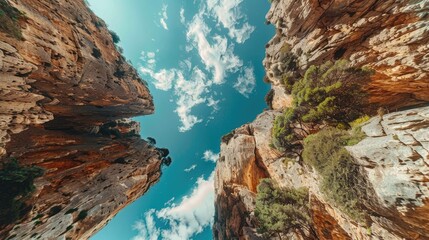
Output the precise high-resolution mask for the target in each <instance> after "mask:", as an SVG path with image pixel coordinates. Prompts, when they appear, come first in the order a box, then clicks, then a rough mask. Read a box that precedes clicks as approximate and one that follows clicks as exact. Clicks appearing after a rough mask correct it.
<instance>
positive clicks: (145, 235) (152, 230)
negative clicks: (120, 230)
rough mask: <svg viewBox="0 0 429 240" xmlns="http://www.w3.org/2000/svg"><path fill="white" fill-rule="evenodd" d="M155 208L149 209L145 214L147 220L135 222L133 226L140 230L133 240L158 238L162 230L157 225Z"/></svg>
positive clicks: (155, 239) (156, 239) (153, 239)
mask: <svg viewBox="0 0 429 240" xmlns="http://www.w3.org/2000/svg"><path fill="white" fill-rule="evenodd" d="M154 213H155V210H154V209H151V210H149V211H148V212H146V214H145V221H144V222H143V221H142V220H139V221H137V222H135V224H134V226H133V228H134V229H135V230H137V231H138V235H137V236H135V237H133V238H132V239H133V240H158V237H159V235H160V230H159V228H157V227H156V226H155V221H154V218H153V214H154Z"/></svg>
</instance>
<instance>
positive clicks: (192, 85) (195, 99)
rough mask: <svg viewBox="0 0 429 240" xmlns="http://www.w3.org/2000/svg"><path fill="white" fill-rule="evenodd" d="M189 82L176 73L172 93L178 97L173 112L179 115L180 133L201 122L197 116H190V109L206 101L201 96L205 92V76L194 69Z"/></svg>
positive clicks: (197, 69) (179, 73) (180, 73)
mask: <svg viewBox="0 0 429 240" xmlns="http://www.w3.org/2000/svg"><path fill="white" fill-rule="evenodd" d="M190 79H191V80H186V79H185V78H184V76H183V73H182V72H178V75H177V80H176V85H175V87H174V92H175V94H176V96H178V98H179V99H178V100H177V108H176V110H175V112H176V113H177V114H178V115H179V118H180V121H181V123H182V126H180V127H179V131H180V132H186V131H189V130H190V129H191V128H192V127H193V126H194V125H195V124H197V123H200V122H202V119H199V118H198V117H197V116H195V115H192V114H191V110H192V108H194V107H195V106H197V105H199V104H202V103H204V102H205V101H206V98H205V97H203V94H204V93H206V92H207V87H208V85H207V83H206V75H205V74H204V73H203V72H202V71H201V70H200V69H199V68H194V70H193V72H192V75H191V78H190Z"/></svg>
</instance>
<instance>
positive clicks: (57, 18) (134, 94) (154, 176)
mask: <svg viewBox="0 0 429 240" xmlns="http://www.w3.org/2000/svg"><path fill="white" fill-rule="evenodd" d="M8 3H10V5H11V6H13V7H15V8H16V9H17V10H18V11H20V12H21V13H22V16H21V17H20V18H19V21H18V24H19V26H20V28H21V32H22V39H17V38H14V37H13V36H10V35H8V33H6V32H0V157H3V158H2V161H3V160H5V159H7V158H9V157H16V158H17V159H18V160H19V162H20V164H21V165H25V166H28V165H37V166H40V167H42V168H44V169H45V174H44V175H43V176H42V177H40V178H38V179H36V180H35V185H36V191H35V193H34V195H33V196H32V197H31V198H30V199H28V200H27V201H26V203H27V205H28V206H30V208H29V209H27V210H28V211H26V214H25V215H24V216H23V218H22V219H20V220H19V222H18V223H15V224H11V225H8V226H2V228H1V229H0V238H2V239H7V238H8V237H13V239H87V238H89V237H90V236H91V235H92V234H94V233H95V232H96V231H98V230H99V229H101V227H102V226H104V225H105V224H106V223H107V222H108V221H109V220H110V219H111V218H112V217H113V216H114V215H115V214H116V213H117V212H118V211H119V210H120V209H122V208H123V207H125V206H126V205H127V204H129V203H131V202H132V201H134V200H135V199H137V198H138V197H140V196H141V195H142V194H143V193H145V192H146V191H147V190H148V188H149V187H150V186H151V185H152V184H154V183H155V182H156V181H158V179H159V177H160V175H161V171H160V169H161V162H162V161H161V160H160V158H161V156H160V154H159V152H158V151H157V150H156V149H155V147H154V146H151V145H148V144H147V143H146V142H145V141H143V140H141V139H140V136H139V132H140V127H139V125H138V124H137V123H135V122H132V121H130V120H127V119H123V118H127V117H132V116H137V115H145V114H151V113H153V111H154V106H153V101H152V96H151V95H150V93H149V90H148V88H147V87H146V84H145V82H144V81H143V80H142V79H140V78H139V76H138V74H137V72H136V70H135V69H133V68H132V66H131V65H130V64H128V63H127V62H126V60H125V59H124V58H123V57H122V56H121V54H120V53H119V52H118V51H117V49H116V47H115V45H114V43H113V40H112V36H111V34H110V33H109V30H108V29H107V26H106V24H105V23H104V22H103V21H102V20H101V19H99V18H98V17H97V16H95V15H94V14H93V13H92V12H91V10H90V9H89V8H88V7H87V6H86V5H85V3H84V1H83V0H78V1H68V0H59V1H47V0H43V1H33V0H10V1H8ZM120 119H121V120H120Z"/></svg>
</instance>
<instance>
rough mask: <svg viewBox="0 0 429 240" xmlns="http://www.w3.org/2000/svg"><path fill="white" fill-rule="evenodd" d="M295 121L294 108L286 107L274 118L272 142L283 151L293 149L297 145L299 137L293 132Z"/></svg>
mask: <svg viewBox="0 0 429 240" xmlns="http://www.w3.org/2000/svg"><path fill="white" fill-rule="evenodd" d="M296 121H297V114H296V111H295V108H288V109H286V110H285V111H284V113H283V114H282V115H280V116H277V117H276V119H275V120H274V125H273V129H272V137H273V138H272V144H273V145H274V147H275V148H277V149H279V150H281V151H283V152H285V151H294V149H295V148H296V147H297V146H298V145H299V140H300V139H299V138H298V136H297V135H296V134H295V132H294V126H293V124H294V123H295V122H296Z"/></svg>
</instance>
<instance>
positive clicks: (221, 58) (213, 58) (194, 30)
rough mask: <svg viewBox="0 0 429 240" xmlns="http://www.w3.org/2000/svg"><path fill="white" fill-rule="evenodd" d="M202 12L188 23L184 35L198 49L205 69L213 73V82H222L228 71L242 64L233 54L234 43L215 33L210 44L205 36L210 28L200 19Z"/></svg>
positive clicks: (235, 69)
mask: <svg viewBox="0 0 429 240" xmlns="http://www.w3.org/2000/svg"><path fill="white" fill-rule="evenodd" d="M202 15H203V14H202V12H201V13H200V14H198V15H196V16H195V17H194V18H193V19H192V22H191V23H190V24H189V27H188V32H187V33H186V37H187V39H188V41H190V42H191V43H192V45H193V47H195V48H196V49H197V50H198V54H199V56H200V58H201V61H202V63H203V64H204V65H205V66H206V70H208V71H211V72H212V74H213V82H214V83H215V84H222V83H224V81H225V79H224V78H225V76H226V74H227V73H228V72H230V73H232V72H237V71H238V69H239V68H240V67H241V66H242V65H243V62H242V61H241V59H240V58H239V57H238V56H236V55H235V54H234V52H233V51H234V45H233V44H229V45H228V40H227V39H226V38H224V37H221V36H219V35H215V36H214V37H213V38H212V39H213V44H210V43H209V41H208V39H207V37H206V36H208V35H209V33H210V31H211V29H210V28H209V27H208V26H207V24H206V23H205V22H204V21H203V19H202Z"/></svg>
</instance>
